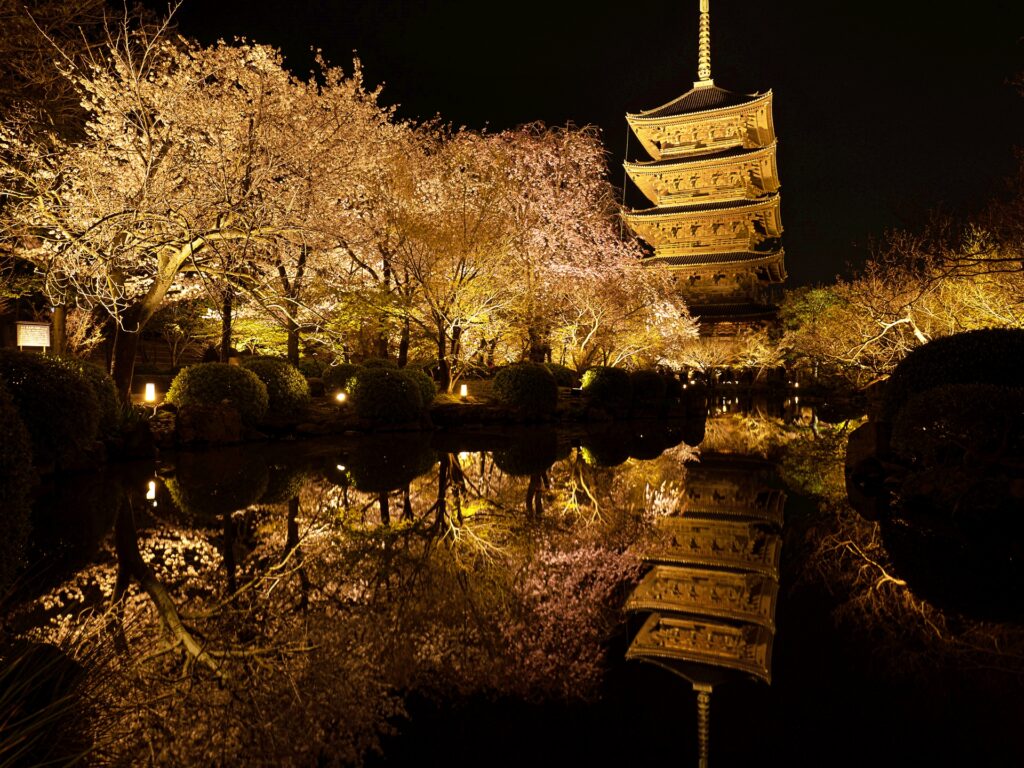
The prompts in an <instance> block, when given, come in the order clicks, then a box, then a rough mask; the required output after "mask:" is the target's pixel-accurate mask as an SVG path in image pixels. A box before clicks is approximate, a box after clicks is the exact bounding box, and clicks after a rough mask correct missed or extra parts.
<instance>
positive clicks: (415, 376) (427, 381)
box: [401, 368, 437, 408]
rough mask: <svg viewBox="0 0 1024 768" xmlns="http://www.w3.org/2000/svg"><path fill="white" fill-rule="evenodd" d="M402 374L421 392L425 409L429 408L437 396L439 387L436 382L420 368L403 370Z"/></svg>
mask: <svg viewBox="0 0 1024 768" xmlns="http://www.w3.org/2000/svg"><path fill="white" fill-rule="evenodd" d="M401 373H402V375H403V376H406V377H407V378H408V379H409V380H410V381H412V383H413V384H415V385H416V387H417V388H418V389H419V391H420V400H421V401H422V403H423V407H424V408H428V407H429V406H430V404H431V403H432V402H434V398H435V397H436V396H437V387H435V386H434V380H433V379H432V378H430V377H429V376H428V375H427V374H426V373H424V372H423V370H422V369H420V368H402V369H401Z"/></svg>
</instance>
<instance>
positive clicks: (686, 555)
mask: <svg viewBox="0 0 1024 768" xmlns="http://www.w3.org/2000/svg"><path fill="white" fill-rule="evenodd" d="M725 418H726V417H723V418H722V421H723V422H724V421H725ZM711 426H712V425H711V424H709V427H711ZM714 426H718V425H714ZM707 433H708V437H707V438H706V439H705V440H704V442H703V443H702V444H701V459H700V461H699V462H697V463H694V464H692V465H690V466H689V467H688V468H687V474H686V487H685V502H684V506H683V508H682V509H679V510H677V511H676V512H675V513H674V514H672V515H670V516H667V517H664V518H662V519H661V520H660V521H659V523H658V529H657V532H656V535H655V538H654V540H653V543H652V544H651V545H650V546H649V547H648V548H647V550H646V551H645V553H644V561H645V562H646V563H648V564H649V566H650V569H649V570H648V572H647V574H646V576H645V577H644V578H643V580H642V581H641V582H640V584H639V585H638V586H637V588H636V589H635V590H634V591H633V593H632V594H631V595H630V597H629V599H628V600H627V602H626V608H627V610H629V611H633V612H638V613H647V614H648V615H647V617H646V620H645V621H644V623H643V625H642V626H641V628H640V630H639V631H638V632H637V634H636V636H635V637H634V638H633V642H632V643H631V645H630V647H629V650H628V651H627V653H626V657H627V658H629V659H637V660H640V661H647V662H650V663H653V664H656V665H658V666H660V667H663V668H665V669H667V670H669V671H671V672H673V673H675V674H677V675H679V676H681V677H683V678H684V679H686V680H687V681H689V682H690V683H691V685H692V686H693V689H694V691H696V692H697V718H698V720H697V726H698V744H699V750H700V765H701V767H702V768H704V767H705V766H707V760H708V751H709V736H710V732H709V729H710V707H711V692H712V690H713V689H714V687H715V686H716V685H720V684H722V683H725V682H729V681H730V680H736V679H744V678H747V679H750V678H753V679H755V680H762V681H764V682H766V683H770V682H771V659H772V641H773V639H774V636H775V609H776V602H777V598H778V592H779V558H780V555H781V551H782V524H783V508H784V506H785V501H786V496H785V494H784V493H783V492H782V491H781V490H779V489H778V488H775V487H773V478H774V467H773V465H772V464H771V463H770V462H768V461H766V460H765V459H764V458H763V457H761V456H759V455H757V454H756V453H741V452H738V451H737V442H738V443H739V444H740V445H742V440H740V441H735V440H722V441H720V440H717V439H716V436H721V435H723V430H722V429H715V428H709V429H708V430H707ZM740 450H742V449H740ZM751 450H752V449H751Z"/></svg>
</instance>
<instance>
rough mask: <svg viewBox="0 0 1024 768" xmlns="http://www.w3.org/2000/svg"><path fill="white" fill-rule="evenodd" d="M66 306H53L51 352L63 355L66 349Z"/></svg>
mask: <svg viewBox="0 0 1024 768" xmlns="http://www.w3.org/2000/svg"><path fill="white" fill-rule="evenodd" d="M67 320H68V308H67V306H66V305H64V304H58V305H57V306H55V307H54V308H53V338H52V339H51V340H50V341H51V342H52V345H53V346H52V349H53V354H55V355H63V354H65V353H66V352H67V351H68V324H67Z"/></svg>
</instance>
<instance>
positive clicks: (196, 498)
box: [164, 369, 270, 526]
mask: <svg viewBox="0 0 1024 768" xmlns="http://www.w3.org/2000/svg"><path fill="white" fill-rule="evenodd" d="M186 370H187V369H186ZM216 455H217V460H216V461H215V462H212V461H210V460H209V458H208V457H207V456H206V455H205V454H203V453H194V452H191V451H182V452H181V453H180V454H179V455H178V456H177V458H176V460H175V465H174V474H173V475H172V476H170V477H166V478H164V484H165V485H166V487H167V490H168V492H169V493H170V495H171V499H172V501H173V502H174V505H175V506H176V507H177V508H178V510H179V511H180V512H181V513H182V514H183V515H185V516H186V517H187V518H188V519H189V520H190V521H191V522H193V523H194V524H198V525H204V526H207V525H220V524H222V522H223V519H224V516H225V515H230V514H231V513H232V512H236V511H238V510H240V509H245V508H246V507H248V506H250V505H252V504H255V503H257V502H258V501H260V500H261V499H262V498H263V496H264V495H265V493H266V490H267V483H268V481H269V475H270V471H269V468H268V466H267V461H266V457H265V456H263V455H261V454H259V453H258V452H254V451H253V450H251V447H246V446H232V447H230V448H219V449H218V450H217V454H216ZM268 503H269V502H268Z"/></svg>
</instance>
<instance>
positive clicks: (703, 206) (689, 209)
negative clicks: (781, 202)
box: [626, 193, 779, 218]
mask: <svg viewBox="0 0 1024 768" xmlns="http://www.w3.org/2000/svg"><path fill="white" fill-rule="evenodd" d="M778 196H779V195H778V193H775V194H771V195H765V196H764V197H761V198H758V199H757V200H750V201H746V200H743V201H739V202H738V201H736V200H726V201H723V202H717V203H699V204H697V205H672V206H656V207H654V208H645V209H644V210H640V211H629V212H628V213H627V214H626V215H627V216H639V217H644V218H646V217H648V216H649V217H652V218H653V217H657V216H672V215H675V214H677V213H706V212H708V211H723V210H726V209H729V208H735V209H736V210H742V209H743V208H753V207H755V206H761V205H765V204H767V203H771V202H773V201H774V200H776V199H777V198H778Z"/></svg>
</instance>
